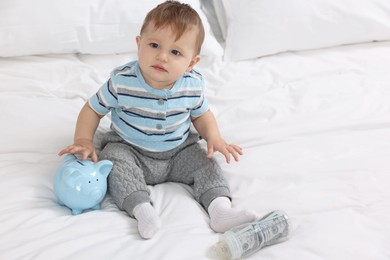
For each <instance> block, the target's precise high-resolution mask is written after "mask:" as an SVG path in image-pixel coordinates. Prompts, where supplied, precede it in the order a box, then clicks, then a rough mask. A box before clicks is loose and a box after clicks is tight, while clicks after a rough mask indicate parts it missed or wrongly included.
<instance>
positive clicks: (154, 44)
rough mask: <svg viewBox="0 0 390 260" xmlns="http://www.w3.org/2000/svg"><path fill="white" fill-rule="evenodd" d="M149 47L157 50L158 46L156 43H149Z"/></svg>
mask: <svg viewBox="0 0 390 260" xmlns="http://www.w3.org/2000/svg"><path fill="white" fill-rule="evenodd" d="M149 46H150V47H152V48H154V49H156V48H158V44H157V43H154V42H152V43H149Z"/></svg>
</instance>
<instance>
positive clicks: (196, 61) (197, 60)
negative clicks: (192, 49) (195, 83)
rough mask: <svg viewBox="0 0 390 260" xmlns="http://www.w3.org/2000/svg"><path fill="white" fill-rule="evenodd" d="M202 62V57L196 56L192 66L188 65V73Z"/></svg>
mask: <svg viewBox="0 0 390 260" xmlns="http://www.w3.org/2000/svg"><path fill="white" fill-rule="evenodd" d="M199 61H200V55H196V56H195V57H194V58H193V59H192V60H191V62H190V65H188V68H187V70H186V72H190V71H191V70H192V68H193V67H194V66H195V65H196V64H197V63H198V62H199Z"/></svg>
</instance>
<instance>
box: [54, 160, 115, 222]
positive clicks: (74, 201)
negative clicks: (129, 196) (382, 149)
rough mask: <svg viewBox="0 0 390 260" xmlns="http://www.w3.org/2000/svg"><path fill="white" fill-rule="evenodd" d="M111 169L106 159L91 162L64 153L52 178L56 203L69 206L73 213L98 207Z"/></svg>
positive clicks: (110, 164)
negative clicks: (59, 165)
mask: <svg viewBox="0 0 390 260" xmlns="http://www.w3.org/2000/svg"><path fill="white" fill-rule="evenodd" d="M111 169H112V162H111V161H108V160H103V161H100V162H97V163H93V162H92V161H89V160H79V159H77V157H76V156H74V155H72V154H67V155H65V156H64V162H63V163H62V165H61V167H60V168H59V169H58V170H57V172H56V175H55V180H54V192H55V194H56V196H57V199H58V203H59V204H60V205H63V206H64V205H65V206H67V207H68V208H70V209H71V210H72V214H73V215H78V214H80V213H82V212H83V210H86V209H100V202H101V201H102V200H103V198H104V196H105V195H106V192H107V176H108V174H109V173H110V171H111Z"/></svg>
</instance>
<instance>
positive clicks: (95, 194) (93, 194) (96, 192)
mask: <svg viewBox="0 0 390 260" xmlns="http://www.w3.org/2000/svg"><path fill="white" fill-rule="evenodd" d="M90 195H91V198H92V199H93V200H96V201H98V200H100V199H101V198H102V197H103V195H104V194H103V191H102V190H93V191H92V192H91V193H90Z"/></svg>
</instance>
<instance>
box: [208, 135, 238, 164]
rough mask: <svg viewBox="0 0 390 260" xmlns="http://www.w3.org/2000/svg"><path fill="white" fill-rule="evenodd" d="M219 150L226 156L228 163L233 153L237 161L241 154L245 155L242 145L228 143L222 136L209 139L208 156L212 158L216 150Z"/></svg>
mask: <svg viewBox="0 0 390 260" xmlns="http://www.w3.org/2000/svg"><path fill="white" fill-rule="evenodd" d="M217 151H218V152H220V153H222V154H223V155H224V156H225V158H226V162H227V163H230V156H231V155H232V156H233V158H234V160H235V161H236V162H238V160H239V155H243V152H242V148H241V147H239V146H238V145H235V144H228V143H226V142H225V140H223V139H222V138H218V139H214V140H207V157H209V158H211V157H212V156H213V154H214V152H217Z"/></svg>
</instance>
